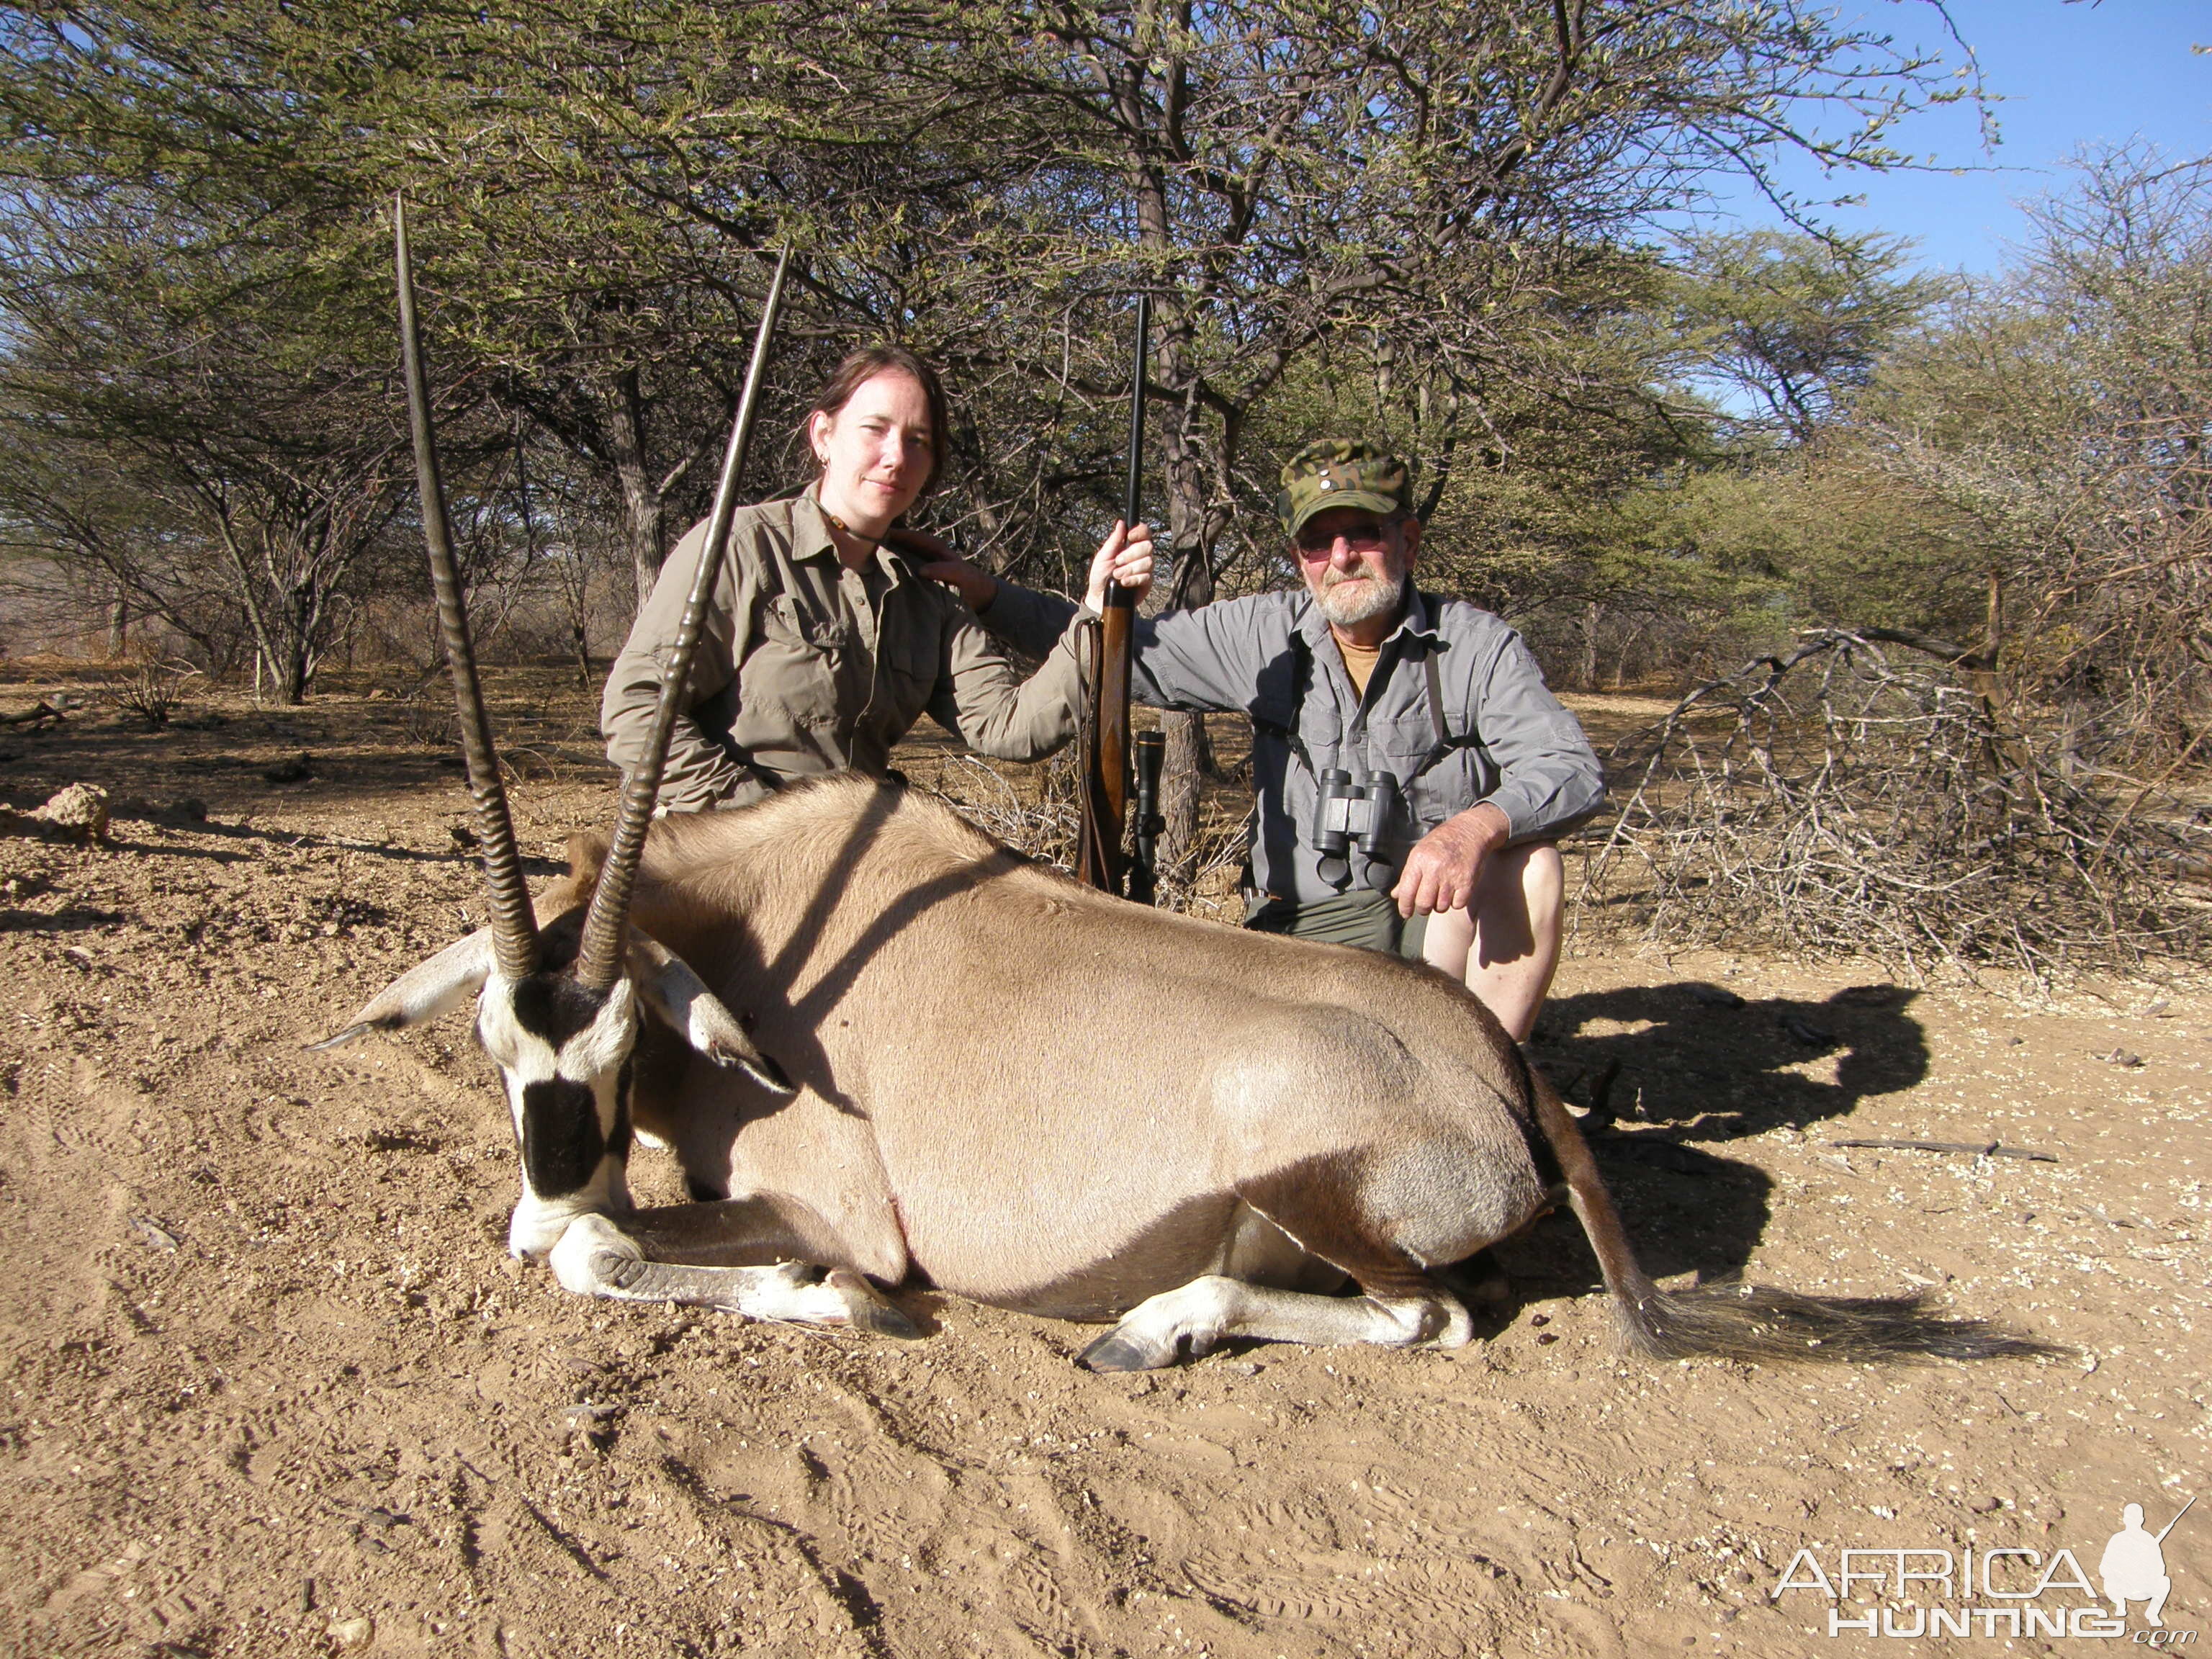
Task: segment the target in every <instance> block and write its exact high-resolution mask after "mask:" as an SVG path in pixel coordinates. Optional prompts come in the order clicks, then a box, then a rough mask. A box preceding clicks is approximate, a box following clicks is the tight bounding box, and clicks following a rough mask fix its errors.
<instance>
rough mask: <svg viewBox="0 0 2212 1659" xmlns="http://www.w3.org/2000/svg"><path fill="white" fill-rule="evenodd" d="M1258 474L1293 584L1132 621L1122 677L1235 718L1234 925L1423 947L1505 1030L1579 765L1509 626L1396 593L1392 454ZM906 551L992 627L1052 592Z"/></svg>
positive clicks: (1304, 452)
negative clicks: (1242, 751)
mask: <svg viewBox="0 0 2212 1659" xmlns="http://www.w3.org/2000/svg"><path fill="white" fill-rule="evenodd" d="M1282 483H1283V492H1282V495H1281V496H1280V497H1279V500H1278V501H1277V511H1278V513H1279V516H1280V518H1281V520H1282V524H1283V528H1284V531H1285V533H1286V534H1287V535H1288V537H1289V538H1290V543H1291V556H1292V557H1293V558H1294V559H1295V560H1296V561H1297V569H1298V572H1299V574H1300V575H1301V576H1302V577H1303V578H1304V587H1303V589H1302V590H1296V591H1286V592H1273V593H1257V594H1254V595H1252V596H1250V597H1249V598H1246V599H1226V600H1223V601H1221V602H1219V603H1217V604H1214V605H1206V606H1205V607H1203V608H1202V609H1200V610H1197V611H1176V612H1172V613H1170V615H1167V616H1164V617H1160V618H1158V620H1156V621H1149V622H1140V623H1138V625H1137V629H1136V653H1135V656H1136V665H1135V671H1134V673H1133V684H1132V691H1133V695H1134V696H1135V697H1136V699H1137V700H1138V701H1139V702H1146V703H1150V704H1152V705H1153V706H1155V707H1158V708H1191V709H1220V710H1234V711H1236V712H1237V713H1241V714H1245V715H1247V716H1248V717H1249V719H1250V720H1251V722H1252V780H1253V787H1254V789H1255V793H1257V795H1258V797H1259V802H1258V811H1257V812H1256V814H1255V823H1254V828H1253V836H1252V848H1251V884H1250V890H1249V895H1248V898H1249V908H1248V914H1247V915H1246V918H1245V922H1246V925H1247V926H1248V927H1258V928H1262V929H1265V930H1267V931H1268V932H1272V933H1293V934H1297V935H1298V936H1300V937H1302V938H1307V939H1323V940H1328V941H1330V942H1333V943H1336V944H1342V945H1362V946H1364V947H1367V948H1369V949H1373V950H1383V951H1395V952H1397V953H1398V954H1400V955H1401V956H1405V957H1411V958H1413V959H1414V960H1417V961H1426V962H1428V963H1431V964H1432V965H1433V966H1435V967H1437V968H1439V969H1442V970H1443V971H1444V972H1445V973H1448V974H1449V975H1452V976H1453V977H1454V978H1455V979H1458V980H1460V981H1462V982H1463V983H1464V984H1465V985H1466V986H1467V987H1468V989H1469V990H1471V991H1473V992H1474V994H1475V995H1476V996H1477V997H1479V998H1480V999H1481V1000H1482V1001H1483V1003H1484V1004H1485V1005H1486V1006H1488V1007H1489V1009H1490V1011H1491V1012H1492V1013H1494V1014H1496V1015H1497V1016H1498V1023H1499V1024H1502V1025H1504V1027H1505V1029H1506V1030H1507V1031H1509V1032H1510V1033H1511V1034H1512V1036H1514V1038H1515V1039H1516V1041H1525V1040H1526V1039H1527V1037H1528V1034H1529V1032H1530V1031H1531V1030H1534V1026H1535V1024H1536V1013H1537V1011H1538V1009H1539V1008H1541V1006H1542V1005H1543V1000H1544V994H1545V993H1546V991H1547V990H1548V989H1549V988H1550V986H1551V982H1552V974H1553V969H1555V968H1556V967H1557V966H1558V963H1559V928H1560V918H1561V913H1562V908H1563V906H1562V885H1563V879H1562V872H1561V868H1560V863H1559V848H1558V845H1557V842H1558V838H1559V836H1560V834H1561V833H1562V832H1564V831H1565V830H1566V829H1569V828H1571V827H1572V826H1573V825H1574V824H1576V823H1579V822H1580V821H1581V820H1583V818H1585V817H1589V815H1590V814H1591V813H1592V812H1594V811H1596V810H1597V808H1598V806H1599V805H1600V804H1601V802H1602V800H1603V799H1604V795H1605V780H1604V774H1603V772H1602V771H1601V769H1600V767H1599V765H1598V762H1597V757H1596V756H1595V754H1593V753H1592V752H1591V750H1590V746H1589V739H1588V738H1585V737H1584V736H1583V729H1582V726H1581V725H1580V724H1579V723H1578V722H1577V720H1576V719H1575V717H1574V716H1573V715H1572V714H1569V713H1568V712H1567V710H1566V709H1565V708H1562V707H1561V706H1560V704H1559V699H1558V698H1556V697H1554V696H1553V695H1552V694H1551V692H1550V690H1547V688H1546V686H1545V684H1544V675H1543V671H1542V670H1541V669H1540V668H1539V667H1537V665H1536V659H1535V658H1534V656H1532V655H1531V654H1530V653H1529V651H1528V647H1527V646H1526V645H1525V644H1523V643H1522V640H1521V636H1520V635H1518V634H1516V633H1515V632H1514V631H1513V629H1510V628H1509V627H1507V626H1506V625H1505V623H1503V622H1501V621H1499V620H1498V618H1497V617H1494V616H1492V615H1491V614H1490V612H1488V611H1483V610H1480V609H1479V608H1477V607H1476V606H1474V605H1469V604H1467V603H1466V602H1465V601H1463V600H1459V599H1439V598H1437V597H1436V596H1434V595H1432V594H1429V593H1425V592H1421V591H1420V590H1419V588H1417V587H1415V586H1413V580H1412V574H1413V568H1414V565H1415V563H1416V562H1417V561H1418V559H1419V555H1420V548H1421V521H1420V520H1419V519H1418V518H1416V517H1414V516H1413V509H1412V475H1411V473H1410V471H1409V470H1408V468H1407V465H1406V464H1405V463H1404V462H1403V461H1402V460H1401V459H1399V458H1398V457H1397V456H1395V455H1394V454H1392V453H1390V452H1389V450H1388V449H1386V448H1384V447H1382V446H1380V445H1377V444H1373V443H1366V442H1358V441H1350V442H1347V441H1340V440H1328V441H1322V442H1320V443H1314V444H1309V445H1307V446H1306V447H1304V449H1301V450H1300V451H1298V453H1297V454H1295V455H1293V456H1291V459H1290V460H1289V462H1288V463H1287V464H1286V465H1285V466H1284V468H1283V471H1282ZM919 550H920V549H918V551H919ZM927 550H928V551H930V552H931V553H933V554H934V555H935V556H938V557H939V560H940V562H938V563H935V564H933V565H930V566H928V567H926V574H930V575H932V576H934V577H936V578H937V579H938V580H942V581H945V582H946V583H948V584H950V585H951V586H955V587H957V588H958V589H959V590H960V592H961V593H962V595H963V598H965V599H968V601H969V604H970V605H974V606H975V607H976V608H977V609H979V610H981V611H983V612H984V617H985V620H986V622H987V623H994V625H998V626H1001V627H1003V628H1006V629H1009V630H1010V633H1011V636H1012V637H1014V638H1016V639H1018V640H1022V639H1025V638H1026V637H1027V636H1028V635H1030V634H1035V635H1036V638H1037V640H1038V641H1049V640H1050V639H1051V638H1052V637H1054V630H1055V629H1057V628H1058V627H1060V626H1064V625H1065V623H1066V618H1067V616H1068V614H1069V613H1070V611H1071V609H1072V607H1069V606H1067V605H1066V604H1065V603H1064V602H1060V601H1054V600H1050V599H1046V598H1045V597H1044V596H1042V595H1040V594H1036V593H1032V592H1030V591H1029V590H1027V589H1024V588H1020V587H1017V586H1014V585H1013V584H1012V583H1010V582H999V581H997V580H994V578H992V577H990V576H987V575H986V574H984V573H982V572H981V571H979V570H976V569H975V568H974V567H972V566H969V565H967V564H964V563H962V562H959V561H957V559H954V558H952V557H951V550H950V549H949V548H944V547H942V546H941V544H931V546H930V547H929V548H928V549H927Z"/></svg>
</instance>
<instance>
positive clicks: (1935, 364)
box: [1838, 150, 2212, 765]
mask: <svg viewBox="0 0 2212 1659" xmlns="http://www.w3.org/2000/svg"><path fill="white" fill-rule="evenodd" d="M2031 219H2032V222H2033V225H2034V228H2035V229H2034V236H2033V240H2032V241H2031V242H2030V244H2029V245H2028V246H2027V248H2026V249H2025V250H2024V256H2025V257H2024V258H2023V259H2022V261H2021V265H2020V267H2019V268H2018V269H2017V270H2015V271H2014V272H2013V273H2011V274H2010V275H2009V276H2008V277H2006V278H2005V279H2003V280H2001V281H1999V282H1997V283H1994V284H1991V285H1989V286H1988V287H1986V288H1984V289H1982V290H1979V291H1978V292H1976V293H1973V294H1972V295H1968V296H1966V298H1965V299H1963V300H1962V301H1960V302H1959V303H1958V304H1957V305H1955V306H1954V307H1951V308H1950V309H1949V310H1948V312H1947V313H1946V314H1945V315H1944V316H1943V317H1942V319H1941V320H1940V322H1939V324H1938V325H1936V326H1935V327H1933V328H1931V329H1930V330H1929V331H1928V332H1927V334H1926V335H1925V337H1923V338H1921V339H1919V340H1917V341H1916V342H1914V343H1912V344H1911V346H1910V347H1909V348H1908V349H1903V350H1900V351H1899V353H1897V354H1896V356H1894V357H1893V360H1892V361H1891V362H1888V363H1887V364H1886V365H1885V366H1884V368H1883V369H1882V371H1881V374H1879V375H1878V376H1877V377H1876V379H1875V382H1874V385H1873V386H1872V387H1871V388H1870V389H1869V393H1868V395H1867V396H1866V397H1865V398H1863V399H1862V401H1861V404H1860V408H1859V411H1858V423H1857V429H1856V431H1855V433H1854V442H1853V443H1852V445H1851V446H1850V447H1849V448H1848V449H1847V450H1846V451H1844V453H1843V454H1842V455H1840V456H1839V457H1838V461H1839V463H1844V462H1847V463H1848V464H1850V465H1853V466H1855V467H1857V468H1858V469H1860V470H1862V471H1864V472H1865V473H1866V474H1868V475H1869V476H1870V477H1875V478H1878V479H1879V480H1880V481H1881V483H1882V484H1883V485H1885V486H1886V487H1887V489H1889V490H1891V491H1892V492H1898V493H1904V494H1905V495H1907V496H1908V498H1909V499H1911V500H1914V501H1918V502H1920V503H1921V504H1922V505H1923V510H1924V512H1925V513H1926V514H1927V516H1928V517H1929V519H1931V520H1938V521H1942V522H1944V523H1946V524H1947V525H1948V526H1949V527H1950V531H1951V540H1952V543H1953V545H1954V547H1955V549H1956V554H1955V558H1956V560H1957V561H1958V562H1960V563H1964V564H1967V565H1970V566H1971V567H1972V568H1974V569H1975V570H1977V571H1978V573H1979V574H1980V576H1981V578H1982V580H1983V581H1984V584H1985V589H1984V591H1985V594H1986V599H1985V610H1984V616H1983V628H1982V630H1981V632H1982V637H1981V639H1980V641H1978V650H1977V655H1978V658H1979V659H1981V660H1982V662H1983V663H1984V665H1985V666H1987V667H1988V668H1990V669H1991V670H1993V671H1996V672H1998V673H1999V674H2000V675H2001V677H2002V681H2003V684H2004V685H2005V688H2006V690H2007V693H2008V696H2012V697H2014V698H2015V699H2020V700H2024V701H2026V702H2038V703H2045V704H2048V705H2051V706H2056V707H2057V708H2060V709H2061V710H2062V711H2063V714H2064V718H2065V722H2066V726H2067V728H2068V733H2069V736H2068V742H2069V749H2070V750H2071V751H2072V753H2073V755H2074V757H2075V759H2076V760H2077V761H2078V762H2080V763H2084V764H2095V763H2099V762H2100V757H2101V758H2102V759H2104V760H2107V761H2110V762H2112V763H2116V764H2121V765H2124V764H2125V763H2126V762H2127V757H2130V755H2133V754H2142V755H2154V756H2155V755H2162V756H2164V757H2167V761H2168V763H2174V762H2175V757H2186V756H2188V755H2190V754H2191V753H2201V752H2202V747H2203V742H2204V740H2205V734H2206V732H2207V731H2208V729H2212V727H2208V724H2207V720H2206V714H2207V705H2208V696H2209V695H2212V674H2208V670H2212V575H2208V572H2212V558H2208V553H2212V518H2208V512H2207V509H2208V507H2212V465H2208V459H2207V455H2206V445H2207V442H2208V439H2212V168H2208V167H2206V166H2205V165H2204V164H2203V163H2196V164H2185V165H2182V166H2178V167H2177V166H2173V165H2171V164H2168V163H2166V161H2163V160H2162V159H2161V158H2160V157H2159V156H2157V155H2155V154H2154V153H2152V152H2149V151H2147V150H2120V151H2114V152H2108V153H2103V154H2098V155H2090V156H2088V157H2086V158H2084V160H2083V161H2082V162H2081V166H2080V171H2079V177H2078V179H2077V181H2076V183H2075V185H2074V187H2073V188H2071V189H2070V190H2068V191H2062V192H2059V193H2057V194H2054V195H2052V196H2051V197H2046V198H2045V199H2043V200H2042V201H2041V202H2039V203H2038V204H2035V205H2034V206H2033V209H2032V210H2031Z"/></svg>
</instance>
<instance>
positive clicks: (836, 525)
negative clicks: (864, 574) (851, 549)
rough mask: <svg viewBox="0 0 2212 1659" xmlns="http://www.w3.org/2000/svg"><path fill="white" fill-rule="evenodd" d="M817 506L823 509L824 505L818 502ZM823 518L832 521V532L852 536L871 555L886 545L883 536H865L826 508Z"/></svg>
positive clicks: (823, 511) (823, 510)
mask: <svg viewBox="0 0 2212 1659" xmlns="http://www.w3.org/2000/svg"><path fill="white" fill-rule="evenodd" d="M815 505H816V506H817V507H822V504H821V503H820V502H819V501H817V502H816V503H815ZM822 516H823V518H825V519H827V520H829V527H830V528H831V529H832V530H835V531H836V532H839V533H840V534H841V535H846V536H850V537H851V538H853V539H854V541H856V542H858V543H860V545H861V546H863V547H865V548H866V549H867V550H868V551H869V552H871V553H872V552H874V551H875V550H877V549H878V548H879V547H881V546H882V545H883V544H884V538H882V537H881V536H863V535H862V534H861V533H860V532H859V531H857V530H855V529H854V528H853V526H850V525H848V524H847V523H846V522H845V521H844V520H842V519H841V518H839V517H838V516H837V515H836V513H832V512H831V511H830V510H829V508H828V507H822Z"/></svg>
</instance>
